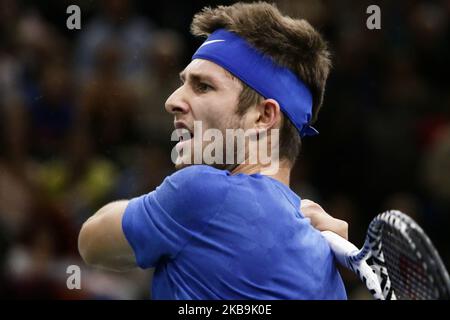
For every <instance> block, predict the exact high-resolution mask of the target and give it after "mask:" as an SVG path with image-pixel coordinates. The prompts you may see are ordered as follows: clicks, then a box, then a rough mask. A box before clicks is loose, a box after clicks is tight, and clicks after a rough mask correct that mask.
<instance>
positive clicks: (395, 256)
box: [382, 225, 438, 299]
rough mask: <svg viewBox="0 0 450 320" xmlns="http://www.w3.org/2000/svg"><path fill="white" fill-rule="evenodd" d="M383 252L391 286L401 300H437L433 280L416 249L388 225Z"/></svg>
mask: <svg viewBox="0 0 450 320" xmlns="http://www.w3.org/2000/svg"><path fill="white" fill-rule="evenodd" d="M382 232H383V237H382V239H383V243H382V251H383V255H384V258H385V262H386V268H387V269H388V274H389V278H390V280H391V286H392V288H393V289H394V292H395V294H396V296H397V297H399V298H401V299H436V298H438V293H437V292H436V290H434V289H433V279H432V278H430V277H429V276H428V272H427V270H426V269H427V268H426V265H425V264H424V263H423V262H422V261H421V259H419V257H417V255H416V253H415V248H414V247H412V246H411V245H410V243H408V241H407V240H406V239H405V237H404V236H402V234H401V233H400V232H399V231H397V230H395V229H394V228H391V227H390V226H388V225H384V226H383V231H382Z"/></svg>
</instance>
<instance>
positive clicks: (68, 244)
mask: <svg viewBox="0 0 450 320" xmlns="http://www.w3.org/2000/svg"><path fill="white" fill-rule="evenodd" d="M232 2H233V1H206V0H205V1H203V0H202V1H169V0H167V1H162V2H158V3H156V2H150V1H126V0H113V1H39V2H36V1H14V0H3V1H1V2H0V297H3V298H58V299H78V298H85V299H99V298H101V299H136V298H145V297H147V296H148V286H149V285H148V282H147V280H148V277H149V274H148V272H144V271H135V272H130V273H126V274H115V273H106V272H99V271H97V270H93V269H90V268H88V267H86V266H85V265H84V264H83V263H82V262H81V261H80V258H79V256H78V253H77V248H76V239H77V233H78V231H79V229H80V226H81V224H82V222H83V221H84V220H85V219H86V218H87V217H88V216H90V215H91V214H93V213H94V212H95V211H96V209H98V208H99V207H100V206H101V205H103V204H105V203H106V202H108V201H111V200H115V199H120V198H130V197H133V196H136V195H139V194H142V193H146V192H149V191H151V190H152V189H153V188H155V187H156V186H157V185H158V184H159V183H160V182H161V181H162V180H163V179H164V177H165V176H167V175H168V174H170V173H171V172H173V167H172V163H171V161H170V151H171V148H172V147H173V144H172V143H171V142H170V138H169V137H170V133H171V130H172V120H171V117H170V116H169V115H166V114H165V112H164V101H165V99H166V98H167V97H168V95H169V94H170V93H171V91H172V90H173V89H174V88H175V87H176V86H177V85H178V72H179V71H180V70H181V69H182V68H183V67H184V65H185V64H186V63H188V62H189V59H190V55H191V54H192V53H193V51H194V50H195V48H196V47H197V46H198V45H199V43H200V41H199V40H198V39H194V38H193V37H192V36H190V34H189V24H190V21H191V19H192V16H193V14H194V13H195V12H197V11H199V10H200V9H201V8H202V7H203V6H205V5H216V4H230V3H232ZM275 2H276V3H277V4H278V6H279V7H280V8H281V9H282V10H283V11H284V12H287V13H288V14H290V15H291V16H296V17H298V16H301V17H304V18H306V19H308V20H309V21H310V22H311V23H312V24H313V25H314V26H315V27H317V28H318V29H319V30H320V31H321V32H322V33H323V34H324V36H325V37H326V39H327V40H328V42H329V44H330V47H331V51H332V54H333V62H334V68H333V70H332V73H331V76H330V78H329V81H328V86H327V91H326V96H325V102H324V106H323V109H322V111H321V114H320V116H319V121H318V123H317V125H316V127H317V128H318V130H319V131H320V133H321V134H320V135H319V136H318V137H314V138H309V139H305V140H304V145H303V151H302V154H301V157H300V159H299V161H298V164H297V165H296V168H295V171H294V176H293V180H292V189H294V190H295V191H296V192H298V194H299V195H301V196H302V197H303V198H310V199H313V200H315V201H317V202H319V203H320V204H321V205H322V206H323V207H324V208H325V209H326V210H327V211H328V212H329V213H330V214H332V215H334V216H336V217H338V218H341V219H344V220H346V221H348V222H349V225H350V229H349V237H350V240H351V241H353V242H354V243H355V244H357V245H358V246H360V245H362V243H363V240H364V234H365V231H366V227H367V225H368V223H369V222H370V220H371V219H372V218H373V217H374V216H375V215H376V214H377V213H379V212H381V211H383V210H386V209H390V208H396V209H400V210H403V211H404V212H406V213H408V214H410V215H411V216H413V217H414V218H415V219H416V220H417V221H418V222H419V223H420V224H421V225H422V226H423V228H424V229H425V230H426V232H427V233H428V234H429V235H430V237H431V239H432V241H433V242H434V244H435V245H436V247H437V248H438V250H439V251H440V253H441V256H442V258H443V260H444V263H445V264H446V265H447V267H449V266H450V250H449V246H450V245H449V244H450V232H449V231H450V228H449V227H450V91H449V79H450V78H449V77H448V73H449V63H448V57H449V56H450V52H449V41H448V39H450V37H449V36H450V34H449V20H448V17H449V13H450V1H418V0H412V1H411V0H408V1H406V0H400V1H370V2H369V1H358V4H356V3H355V2H354V1H325V0H322V1H312V0H303V1H288V0H281V1H275ZM70 4H77V5H79V6H80V7H81V13H82V18H81V27H82V28H81V30H68V29H67V28H66V19H67V17H68V14H66V8H67V6H68V5H70ZM370 4H378V5H379V6H380V7H381V12H382V29H381V30H373V31H371V30H368V29H367V28H366V19H367V17H368V15H367V14H366V8H367V6H368V5H370ZM70 264H76V265H79V266H81V270H82V274H81V275H82V290H72V291H71V290H68V289H67V288H66V279H67V276H68V275H67V274H66V268H67V266H68V265H70ZM268 270H270V266H268ZM343 276H344V278H345V281H346V284H347V289H348V293H349V297H350V298H355V299H364V298H369V296H368V295H367V293H366V291H365V289H364V288H363V287H361V285H360V284H359V281H358V280H357V279H356V277H355V276H353V275H352V274H349V273H348V272H346V271H343Z"/></svg>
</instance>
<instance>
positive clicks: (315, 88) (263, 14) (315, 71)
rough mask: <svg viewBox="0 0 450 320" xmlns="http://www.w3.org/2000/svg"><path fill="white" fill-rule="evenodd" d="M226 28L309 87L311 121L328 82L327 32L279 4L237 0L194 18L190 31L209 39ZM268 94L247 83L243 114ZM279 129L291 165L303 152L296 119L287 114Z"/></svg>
mask: <svg viewBox="0 0 450 320" xmlns="http://www.w3.org/2000/svg"><path fill="white" fill-rule="evenodd" d="M221 28H224V29H227V30H228V31H232V32H235V33H237V34H238V35H239V36H241V37H243V38H244V39H246V41H247V42H249V43H250V44H251V45H253V46H254V47H255V48H256V49H258V50H259V51H260V52H261V53H263V54H266V55H268V56H270V57H271V58H272V59H273V60H274V61H275V62H276V63H278V64H279V65H281V66H283V67H286V68H289V69H290V70H292V71H293V72H294V73H295V74H296V75H297V76H298V77H299V78H300V79H302V80H303V81H304V82H305V84H306V85H307V86H308V87H309V88H310V90H311V93H312V97H313V109H312V119H311V121H310V123H309V124H313V123H314V122H315V121H316V120H317V114H318V112H319V110H320V108H321V106H322V101H323V95H324V91H325V83H326V80H327V77H328V73H329V70H330V67H331V61H330V54H329V52H328V49H327V44H326V42H325V41H324V40H323V38H322V36H321V35H320V34H319V33H318V32H317V31H316V30H315V29H314V28H313V27H312V26H311V25H310V24H309V23H308V22H307V21H306V20H303V19H292V18H290V17H288V16H283V15H282V14H281V13H280V11H279V10H278V9H277V7H276V6H275V5H274V4H269V3H266V2H257V3H240V2H239V3H235V4H233V5H231V6H218V7H217V8H209V7H206V8H204V9H203V10H202V11H201V12H199V13H197V14H196V15H195V16H194V19H193V21H192V25H191V32H192V34H193V35H196V36H204V37H207V36H209V34H211V33H213V32H214V31H215V30H217V29H221ZM262 99H263V98H262V97H261V96H260V95H259V94H258V93H256V92H255V91H254V90H253V89H251V88H250V87H248V86H247V85H245V83H243V90H242V92H241V94H240V97H239V105H238V113H240V114H244V113H245V112H246V111H247V109H248V108H249V107H250V106H252V105H254V104H256V103H258V102H260V101H261V100H262ZM283 120H284V121H283V124H282V127H281V131H280V140H281V141H280V143H281V145H280V157H281V158H286V159H288V160H289V161H290V162H291V163H292V164H294V163H295V160H296V158H297V156H298V153H299V151H300V145H301V140H300V136H299V134H298V132H297V129H296V128H295V127H294V125H293V124H292V122H291V121H290V120H289V119H288V118H287V117H283Z"/></svg>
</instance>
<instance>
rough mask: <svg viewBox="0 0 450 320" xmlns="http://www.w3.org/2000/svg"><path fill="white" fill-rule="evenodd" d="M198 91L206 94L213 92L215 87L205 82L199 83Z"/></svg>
mask: <svg viewBox="0 0 450 320" xmlns="http://www.w3.org/2000/svg"><path fill="white" fill-rule="evenodd" d="M196 89H197V90H198V91H199V92H202V93H204V92H208V91H210V90H212V89H213V87H211V86H210V85H209V84H206V83H203V82H199V83H197V85H196Z"/></svg>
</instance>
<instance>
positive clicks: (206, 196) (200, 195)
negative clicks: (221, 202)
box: [160, 165, 230, 205]
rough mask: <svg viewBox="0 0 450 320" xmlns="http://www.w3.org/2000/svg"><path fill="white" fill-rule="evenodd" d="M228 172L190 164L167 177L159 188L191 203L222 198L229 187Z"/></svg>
mask: <svg viewBox="0 0 450 320" xmlns="http://www.w3.org/2000/svg"><path fill="white" fill-rule="evenodd" d="M228 176H229V172H228V171H225V170H219V169H215V168H213V167H210V166H206V165H192V166H189V167H186V168H183V169H181V170H178V171H177V172H175V173H173V174H172V175H170V176H169V177H167V178H166V179H165V180H164V182H163V183H162V185H161V186H160V188H162V189H164V191H165V193H166V192H167V193H168V194H171V195H172V196H174V197H177V198H178V199H179V200H182V201H186V202H189V203H192V204H193V205H194V204H195V202H202V203H204V202H205V201H206V202H210V201H216V200H218V199H222V198H223V196H224V195H225V193H226V191H227V190H228V189H229V184H230V181H229V179H228Z"/></svg>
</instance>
